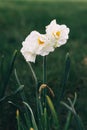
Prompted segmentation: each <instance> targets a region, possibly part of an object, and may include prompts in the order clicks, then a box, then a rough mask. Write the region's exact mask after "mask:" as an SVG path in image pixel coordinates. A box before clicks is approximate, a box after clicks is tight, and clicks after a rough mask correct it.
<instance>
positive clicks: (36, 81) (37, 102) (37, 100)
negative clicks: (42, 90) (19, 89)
mask: <svg viewBox="0 0 87 130" xmlns="http://www.w3.org/2000/svg"><path fill="white" fill-rule="evenodd" d="M27 63H28V65H29V67H30V70H31V72H32V75H33V78H34V80H35V86H36V87H35V89H36V105H37V116H38V122H39V128H40V129H41V119H40V111H39V99H38V98H39V96H38V80H37V76H36V74H35V72H34V70H33V68H32V66H31V64H30V62H27Z"/></svg>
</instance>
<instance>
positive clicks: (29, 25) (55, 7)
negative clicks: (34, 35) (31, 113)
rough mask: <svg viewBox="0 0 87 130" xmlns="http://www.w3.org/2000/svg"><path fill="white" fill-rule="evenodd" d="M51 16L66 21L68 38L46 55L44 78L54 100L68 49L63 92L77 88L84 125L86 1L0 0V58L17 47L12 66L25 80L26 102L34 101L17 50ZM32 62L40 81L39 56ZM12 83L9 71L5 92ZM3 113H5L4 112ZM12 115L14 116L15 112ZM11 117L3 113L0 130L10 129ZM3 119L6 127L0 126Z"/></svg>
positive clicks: (86, 107)
mask: <svg viewBox="0 0 87 130" xmlns="http://www.w3.org/2000/svg"><path fill="white" fill-rule="evenodd" d="M53 19H56V20H57V23H59V24H66V25H67V26H68V27H69V28H70V38H69V40H68V42H67V44H66V45H64V46H61V47H60V48H57V49H56V51H55V52H53V53H51V54H50V55H49V56H48V57H47V61H48V62H47V69H48V70H47V82H48V84H49V86H50V87H51V88H52V89H53V91H54V93H55V98H56V102H57V94H58V93H59V90H60V81H61V79H62V75H63V70H64V64H65V55H66V53H67V52H69V53H70V57H71V69H70V76H69V80H68V83H67V86H66V87H67V88H66V94H65V95H66V97H67V96H68V95H73V94H74V92H75V91H76V92H77V94H78V102H77V110H78V113H79V114H80V116H81V117H82V120H83V123H84V125H85V128H86V129H87V2H57V1H55V2H40V1H39V2H35V1H34V2H28V1H26V2H24V1H22V2H20V1H17V0H16V1H14V2H12V1H9V2H0V58H1V56H2V55H4V57H5V66H6V65H7V64H8V62H9V61H10V59H11V55H12V53H13V51H14V50H15V49H17V50H18V51H19V53H18V56H17V59H16V62H15V68H17V72H18V75H19V77H20V80H21V82H22V84H25V91H29V92H26V93H27V97H28V100H29V102H30V104H31V105H34V104H32V101H31V99H32V97H33V92H32V91H34V84H33V83H32V82H33V80H32V76H31V73H30V70H29V68H28V66H27V64H26V62H25V60H24V58H23V56H22V55H21V54H20V49H21V47H22V45H21V43H22V41H23V40H24V39H25V37H26V36H27V35H28V34H29V33H30V32H31V31H33V30H37V31H39V32H40V33H45V32H44V29H45V26H46V25H48V24H49V23H50V21H51V20H53ZM32 65H33V67H34V69H35V71H36V74H37V76H38V79H39V80H40V81H42V58H41V57H40V56H38V57H37V61H36V63H35V64H32ZM5 69H6V68H5ZM15 85H16V81H15V77H14V73H13V74H12V77H11V79H10V82H9V89H8V91H7V92H8V93H9V90H10V91H11V90H12V91H13V90H14V89H15ZM56 105H57V103H56ZM10 109H13V108H10ZM4 110H5V108H4ZM9 111H11V110H9ZM6 114H7V113H6ZM11 115H12V113H11ZM7 116H8V117H9V115H8V114H7ZM12 116H13V117H14V118H15V113H13V115H12ZM13 117H10V118H9V119H8V120H6V117H5V114H4V115H3V120H6V121H2V122H3V124H2V125H0V126H1V128H0V130H1V129H2V130H10V129H12V130H14V129H13V126H12V125H13V124H14V120H15V119H13ZM1 118H2V117H0V120H1ZM4 118H5V119H4ZM11 120H13V123H12V124H8V122H10V121H11ZM4 122H5V123H6V124H7V127H6V126H4ZM0 124H1V123H0Z"/></svg>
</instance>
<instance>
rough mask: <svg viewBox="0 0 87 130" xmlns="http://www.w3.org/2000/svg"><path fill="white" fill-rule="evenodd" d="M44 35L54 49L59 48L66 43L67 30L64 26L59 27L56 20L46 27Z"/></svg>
mask: <svg viewBox="0 0 87 130" xmlns="http://www.w3.org/2000/svg"><path fill="white" fill-rule="evenodd" d="M46 33H47V36H48V37H49V39H50V41H51V42H52V43H53V46H54V48H56V47H60V46H61V45H63V44H65V43H66V42H67V39H68V38H69V36H68V34H69V28H67V26H66V25H59V24H57V23H56V20H53V21H52V22H51V23H50V24H49V25H48V26H46Z"/></svg>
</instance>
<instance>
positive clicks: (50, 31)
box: [21, 20, 69, 62]
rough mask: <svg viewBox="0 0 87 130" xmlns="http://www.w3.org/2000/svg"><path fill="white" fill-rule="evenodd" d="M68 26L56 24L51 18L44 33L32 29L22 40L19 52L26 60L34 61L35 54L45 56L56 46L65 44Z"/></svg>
mask: <svg viewBox="0 0 87 130" xmlns="http://www.w3.org/2000/svg"><path fill="white" fill-rule="evenodd" d="M68 34H69V28H67V27H66V25H58V24H57V23H56V20H53V21H52V22H51V23H50V24H49V25H48V26H46V34H40V33H39V32H37V31H32V32H31V33H30V34H29V35H28V36H27V37H26V39H25V41H23V43H22V46H23V47H22V49H21V53H22V55H23V56H24V58H25V59H26V61H30V62H35V59H36V56H37V55H41V56H46V55H48V54H49V53H50V52H53V51H54V49H55V48H56V47H60V46H61V45H63V44H65V43H66V42H67V39H68Z"/></svg>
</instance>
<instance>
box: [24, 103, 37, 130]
mask: <svg viewBox="0 0 87 130" xmlns="http://www.w3.org/2000/svg"><path fill="white" fill-rule="evenodd" d="M23 103H24V104H25V105H26V106H27V108H28V109H29V111H30V113H31V120H32V125H33V128H34V130H38V127H37V124H36V121H35V118H34V114H33V111H32V109H31V107H30V106H29V105H28V104H27V103H26V102H23Z"/></svg>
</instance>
